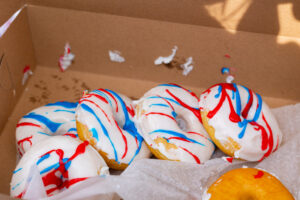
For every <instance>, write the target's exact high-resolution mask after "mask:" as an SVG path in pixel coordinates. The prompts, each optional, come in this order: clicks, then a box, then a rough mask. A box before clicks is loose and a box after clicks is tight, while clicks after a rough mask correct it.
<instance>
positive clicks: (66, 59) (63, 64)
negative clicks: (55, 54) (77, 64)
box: [59, 43, 75, 71]
mask: <svg viewBox="0 0 300 200" xmlns="http://www.w3.org/2000/svg"><path fill="white" fill-rule="evenodd" d="M74 58H75V55H74V54H73V53H71V46H70V44H69V43H66V45H65V52H64V54H63V55H62V56H60V57H59V67H60V69H61V71H65V70H66V69H68V68H69V67H70V65H71V64H72V62H73V60H74Z"/></svg>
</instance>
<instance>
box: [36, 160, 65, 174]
mask: <svg viewBox="0 0 300 200" xmlns="http://www.w3.org/2000/svg"><path fill="white" fill-rule="evenodd" d="M59 166H60V164H59V163H55V164H53V165H50V166H49V167H46V168H45V169H43V170H42V171H40V174H41V175H42V174H44V173H46V172H49V171H50V170H52V169H57V168H59Z"/></svg>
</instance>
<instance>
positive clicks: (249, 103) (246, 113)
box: [242, 91, 258, 118]
mask: <svg viewBox="0 0 300 200" xmlns="http://www.w3.org/2000/svg"><path fill="white" fill-rule="evenodd" d="M249 94H250V97H249V101H248V103H247V105H246V106H245V108H244V110H243V112H242V116H243V117H244V118H247V116H248V113H249V110H250V108H251V106H252V103H253V94H252V91H249ZM257 106H258V104H257Z"/></svg>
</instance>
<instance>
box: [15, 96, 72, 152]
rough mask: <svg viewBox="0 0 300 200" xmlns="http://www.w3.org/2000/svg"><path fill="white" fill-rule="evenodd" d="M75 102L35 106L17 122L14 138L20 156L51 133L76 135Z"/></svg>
mask: <svg viewBox="0 0 300 200" xmlns="http://www.w3.org/2000/svg"><path fill="white" fill-rule="evenodd" d="M76 107H77V103H71V102H66V101H62V102H56V103H49V104H47V105H45V106H42V107H39V108H36V109H34V110H32V111H31V112H30V113H28V114H26V115H25V116H23V117H22V118H21V120H20V121H19V123H18V124H17V129H16V140H17V146H18V152H19V155H20V156H22V155H23V154H24V153H25V152H26V151H27V150H28V149H29V148H30V147H31V146H32V145H34V144H35V143H37V142H39V141H41V140H43V139H46V138H48V137H49V136H53V135H68V136H71V137H75V138H76V137H77V131H76V122H75V108H76Z"/></svg>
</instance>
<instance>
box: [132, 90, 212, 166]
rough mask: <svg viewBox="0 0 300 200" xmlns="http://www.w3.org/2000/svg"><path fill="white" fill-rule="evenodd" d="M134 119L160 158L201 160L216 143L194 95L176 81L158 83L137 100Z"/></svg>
mask: <svg viewBox="0 0 300 200" xmlns="http://www.w3.org/2000/svg"><path fill="white" fill-rule="evenodd" d="M136 112H137V114H136V121H137V124H138V128H139V130H140V132H141V133H142V135H143V137H144V139H145V142H146V143H147V145H148V146H149V148H150V150H151V152H152V153H153V154H154V155H155V156H156V157H157V158H159V159H164V160H174V161H184V162H190V163H198V164H200V163H203V162H205V161H207V160H208V159H209V158H210V157H211V155H212V153H213V152H214V149H215V146H214V144H213V142H212V141H211V139H210V138H209V135H208V134H207V133H206V131H205V130H204V128H203V126H202V124H201V117H200V112H199V108H198V98H197V96H196V95H195V94H194V93H193V92H191V91H189V90H187V89H185V88H183V87H181V86H179V85H176V84H161V85H158V86H157V87H155V88H152V89H151V90H149V91H148V92H147V93H146V94H144V96H143V98H141V100H140V101H139V103H137V107H136Z"/></svg>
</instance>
